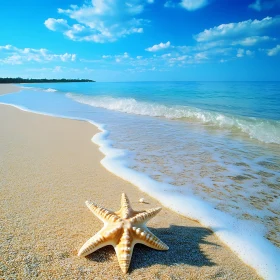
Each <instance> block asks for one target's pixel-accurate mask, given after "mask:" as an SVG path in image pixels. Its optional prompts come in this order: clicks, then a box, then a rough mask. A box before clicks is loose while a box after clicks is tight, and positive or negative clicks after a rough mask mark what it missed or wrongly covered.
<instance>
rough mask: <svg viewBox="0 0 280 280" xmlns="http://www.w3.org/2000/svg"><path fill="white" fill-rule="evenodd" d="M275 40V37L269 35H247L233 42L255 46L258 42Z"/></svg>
mask: <svg viewBox="0 0 280 280" xmlns="http://www.w3.org/2000/svg"><path fill="white" fill-rule="evenodd" d="M271 40H275V39H273V38H270V37H269V36H251V37H245V38H241V39H240V40H236V41H233V42H232V45H242V46H254V45H256V44H259V43H262V42H266V41H271Z"/></svg>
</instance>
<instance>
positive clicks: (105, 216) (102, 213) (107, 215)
mask: <svg viewBox="0 0 280 280" xmlns="http://www.w3.org/2000/svg"><path fill="white" fill-rule="evenodd" d="M86 206H87V207H88V208H89V210H90V211H91V212H92V213H93V214H94V215H95V216H96V217H97V218H98V219H100V220H101V221H102V222H103V223H107V222H117V221H119V220H120V217H119V216H118V215H116V214H115V213H114V212H112V211H110V210H108V209H106V208H103V207H100V206H98V205H97V204H95V203H93V202H90V201H86Z"/></svg>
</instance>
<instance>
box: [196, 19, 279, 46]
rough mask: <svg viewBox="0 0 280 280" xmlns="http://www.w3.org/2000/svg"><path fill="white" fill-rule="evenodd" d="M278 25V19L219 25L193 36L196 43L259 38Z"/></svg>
mask: <svg viewBox="0 0 280 280" xmlns="http://www.w3.org/2000/svg"><path fill="white" fill-rule="evenodd" d="M279 25H280V17H274V18H272V17H266V18H264V19H262V20H257V19H255V20H251V19H250V20H246V21H241V22H236V23H228V24H221V25H219V26H215V27H213V28H210V29H205V30H204V31H203V32H200V33H199V34H197V35H196V36H195V39H196V41H197V42H207V41H213V40H224V39H232V40H234V39H239V38H246V37H250V36H260V35H261V34H263V33H264V32H265V31H267V30H268V29H269V28H273V27H277V26H279Z"/></svg>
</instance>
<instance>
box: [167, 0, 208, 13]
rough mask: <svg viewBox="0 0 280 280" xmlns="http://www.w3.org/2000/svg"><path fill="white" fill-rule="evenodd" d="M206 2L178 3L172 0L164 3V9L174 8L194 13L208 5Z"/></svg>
mask: <svg viewBox="0 0 280 280" xmlns="http://www.w3.org/2000/svg"><path fill="white" fill-rule="evenodd" d="M208 4H209V3H208V0H181V1H180V2H179V3H177V2H174V1H172V0H168V1H166V2H165V4H164V7H166V8H176V7H181V8H184V9H186V10H188V11H195V10H198V9H201V8H203V7H205V6H206V5H208Z"/></svg>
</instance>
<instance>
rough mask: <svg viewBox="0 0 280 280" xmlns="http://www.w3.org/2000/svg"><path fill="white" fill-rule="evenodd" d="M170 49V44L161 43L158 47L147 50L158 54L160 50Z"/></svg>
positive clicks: (154, 46)
mask: <svg viewBox="0 0 280 280" xmlns="http://www.w3.org/2000/svg"><path fill="white" fill-rule="evenodd" d="M169 47H170V42H169V41H168V42H166V43H159V44H158V45H153V46H152V47H149V48H147V49H145V50H146V51H148V52H157V51H159V50H164V49H167V48H169Z"/></svg>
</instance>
